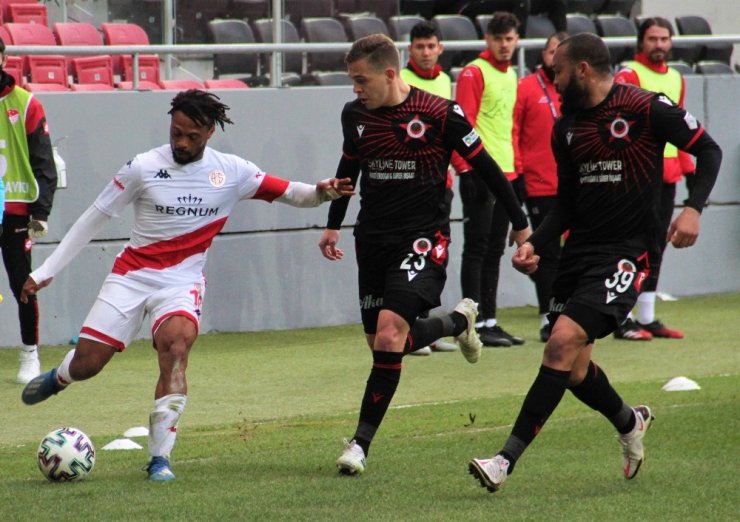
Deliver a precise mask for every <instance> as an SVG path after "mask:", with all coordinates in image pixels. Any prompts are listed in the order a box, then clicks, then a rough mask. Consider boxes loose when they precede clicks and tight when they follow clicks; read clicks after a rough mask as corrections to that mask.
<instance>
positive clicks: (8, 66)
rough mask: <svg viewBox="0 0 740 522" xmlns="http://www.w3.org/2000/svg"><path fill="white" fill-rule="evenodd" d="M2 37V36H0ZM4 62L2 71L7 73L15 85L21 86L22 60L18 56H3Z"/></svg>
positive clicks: (22, 81)
mask: <svg viewBox="0 0 740 522" xmlns="http://www.w3.org/2000/svg"><path fill="white" fill-rule="evenodd" d="M0 37H2V36H0ZM3 40H5V38H3ZM5 59H6V62H5V67H3V71H5V72H6V73H8V74H9V75H11V76H12V77H13V79H14V80H15V84H16V85H23V83H24V79H23V58H21V57H20V56H7V55H6V56H5Z"/></svg>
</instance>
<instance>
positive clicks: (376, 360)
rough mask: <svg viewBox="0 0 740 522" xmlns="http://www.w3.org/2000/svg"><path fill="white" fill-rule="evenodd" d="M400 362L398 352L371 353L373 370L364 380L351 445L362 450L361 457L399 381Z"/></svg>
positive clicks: (381, 419) (366, 451)
mask: <svg viewBox="0 0 740 522" xmlns="http://www.w3.org/2000/svg"><path fill="white" fill-rule="evenodd" d="M402 359H403V354H402V353H394V352H376V351H373V368H372V370H370V377H368V379H367V386H366V387H365V395H364V396H363V398H362V406H361V407H360V421H359V422H358V424H357V431H356V432H355V436H354V439H355V442H357V444H359V445H360V447H361V448H362V449H363V451H364V452H365V456H367V454H368V452H369V450H370V443H371V442H372V440H373V437H374V436H375V432H376V431H377V430H378V427H379V426H380V423H381V422H383V417H384V416H385V412H386V411H387V410H388V406H389V405H390V403H391V399H393V395H394V394H395V393H396V388H397V387H398V381H399V380H400V379H401V367H402V364H401V360H402Z"/></svg>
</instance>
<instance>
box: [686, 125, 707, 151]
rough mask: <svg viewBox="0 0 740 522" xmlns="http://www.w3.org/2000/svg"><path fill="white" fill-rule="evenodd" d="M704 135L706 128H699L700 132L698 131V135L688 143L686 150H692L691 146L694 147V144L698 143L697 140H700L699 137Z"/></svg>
mask: <svg viewBox="0 0 740 522" xmlns="http://www.w3.org/2000/svg"><path fill="white" fill-rule="evenodd" d="M702 134H704V127H700V128H699V130H698V131H696V134H694V137H693V138H691V141H689V142H688V143H687V144H686V146H685V147H684V149H690V148H691V146H692V145H693V144H694V143H696V140H698V139H699V136H701V135H702Z"/></svg>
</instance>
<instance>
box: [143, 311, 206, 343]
mask: <svg viewBox="0 0 740 522" xmlns="http://www.w3.org/2000/svg"><path fill="white" fill-rule="evenodd" d="M176 315H178V316H180V317H184V318H185V319H189V320H190V322H192V323H193V324H194V325H195V335H198V319H197V318H196V317H195V316H194V315H193V314H191V313H189V312H186V311H185V310H174V311H172V312H168V313H166V314H164V315H163V316H162V317H160V318H159V319H157V320H156V321H155V322H154V325H152V345H154V336H155V335H156V333H157V329H159V327H160V326H161V325H162V323H163V322H165V321H166V320H167V319H169V318H170V317H174V316H176ZM155 348H156V346H155Z"/></svg>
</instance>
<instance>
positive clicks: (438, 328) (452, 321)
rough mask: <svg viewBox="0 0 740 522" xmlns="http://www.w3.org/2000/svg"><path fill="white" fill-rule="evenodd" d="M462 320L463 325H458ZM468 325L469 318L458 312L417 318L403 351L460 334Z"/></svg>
mask: <svg viewBox="0 0 740 522" xmlns="http://www.w3.org/2000/svg"><path fill="white" fill-rule="evenodd" d="M456 316H457V317H456ZM461 321H462V327H460V326H458V323H459V322H461ZM467 326H468V321H467V319H465V316H464V315H462V314H461V313H458V312H452V313H451V314H448V315H443V316H441V317H432V318H429V319H417V320H416V321H414V324H413V326H412V327H411V331H409V335H408V337H407V338H406V344H405V345H404V347H403V352H404V353H409V352H411V351H413V350H418V349H419V348H424V347H425V346H428V345H429V344H431V343H433V342H434V341H436V340H437V339H440V338H442V337H447V336H449V335H453V336H454V335H459V334H460V333H462V331H463V330H465V328H467Z"/></svg>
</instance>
